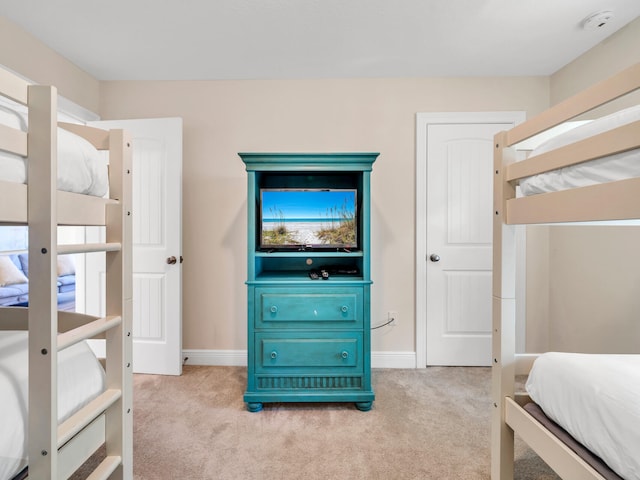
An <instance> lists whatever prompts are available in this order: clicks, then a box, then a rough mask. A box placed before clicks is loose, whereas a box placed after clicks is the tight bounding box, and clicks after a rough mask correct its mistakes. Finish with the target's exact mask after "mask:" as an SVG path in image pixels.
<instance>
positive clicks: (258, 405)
mask: <svg viewBox="0 0 640 480" xmlns="http://www.w3.org/2000/svg"><path fill="white" fill-rule="evenodd" d="M247 410H249V411H250V412H259V411H260V410H262V402H249V403H247Z"/></svg>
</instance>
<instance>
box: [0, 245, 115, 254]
mask: <svg viewBox="0 0 640 480" xmlns="http://www.w3.org/2000/svg"><path fill="white" fill-rule="evenodd" d="M119 250H122V244H121V243H119V242H111V243H70V244H67V245H58V246H57V252H58V255H68V254H71V253H93V252H117V251H119ZM22 253H29V250H28V249H26V248H23V249H19V250H2V251H0V255H20V254H22Z"/></svg>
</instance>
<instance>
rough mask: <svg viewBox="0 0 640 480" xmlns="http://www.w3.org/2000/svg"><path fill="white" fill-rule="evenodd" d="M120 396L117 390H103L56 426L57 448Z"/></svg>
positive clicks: (120, 392)
mask: <svg viewBox="0 0 640 480" xmlns="http://www.w3.org/2000/svg"><path fill="white" fill-rule="evenodd" d="M121 396H122V391H121V390H117V389H109V390H105V391H104V392H103V393H101V394H100V395H98V396H97V397H96V398H94V399H93V400H92V401H91V402H89V403H88V404H86V405H85V406H84V407H82V408H81V409H80V410H78V411H77V412H76V413H74V414H73V415H71V417H69V418H68V419H67V420H65V421H64V422H62V423H61V424H60V425H59V426H58V448H60V447H61V446H62V445H64V444H65V443H67V442H68V441H69V440H71V439H72V438H73V437H74V436H75V435H76V434H77V433H78V432H80V431H81V430H82V429H83V428H84V427H86V426H87V425H89V424H90V423H91V422H92V421H93V420H94V419H95V418H97V417H98V415H100V414H101V413H102V412H104V411H105V410H106V409H107V408H109V407H110V406H111V405H113V404H114V403H115V402H116V401H117V400H118V399H119V398H120V397H121Z"/></svg>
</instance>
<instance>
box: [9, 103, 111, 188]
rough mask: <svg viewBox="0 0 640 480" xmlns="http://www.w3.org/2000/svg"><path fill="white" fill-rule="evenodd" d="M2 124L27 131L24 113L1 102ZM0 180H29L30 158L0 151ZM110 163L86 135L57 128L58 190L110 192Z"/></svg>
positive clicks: (22, 181)
mask: <svg viewBox="0 0 640 480" xmlns="http://www.w3.org/2000/svg"><path fill="white" fill-rule="evenodd" d="M0 123H2V124H4V125H7V126H9V127H12V128H16V129H20V130H22V131H24V132H26V131H27V121H26V118H25V116H24V115H23V114H22V113H20V112H18V111H16V110H13V109H11V108H9V107H7V106H6V105H2V104H0ZM0 180H5V181H8V182H18V183H26V181H27V161H26V160H25V159H24V158H23V157H21V156H19V155H15V154H12V153H9V152H5V151H3V150H0ZM107 187H108V173H107V164H106V162H105V160H104V158H103V157H102V156H101V155H100V153H99V152H98V150H96V149H95V148H94V147H93V145H91V144H90V143H89V142H88V141H86V140H85V139H84V138H82V137H79V136H78V135H75V134H73V133H71V132H69V131H67V130H64V129H61V128H58V189H59V190H64V191H66V192H74V193H82V194H86V195H94V196H97V197H102V196H104V195H105V194H106V193H107Z"/></svg>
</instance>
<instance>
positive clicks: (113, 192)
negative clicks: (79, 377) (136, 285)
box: [27, 85, 133, 480]
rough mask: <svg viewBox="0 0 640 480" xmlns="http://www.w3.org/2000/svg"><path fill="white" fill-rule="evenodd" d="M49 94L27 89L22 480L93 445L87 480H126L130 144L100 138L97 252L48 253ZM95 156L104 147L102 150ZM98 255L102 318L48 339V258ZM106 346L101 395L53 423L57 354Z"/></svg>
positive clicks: (62, 471) (65, 465) (51, 287)
mask: <svg viewBox="0 0 640 480" xmlns="http://www.w3.org/2000/svg"><path fill="white" fill-rule="evenodd" d="M56 97H57V92H56V89H55V88H54V87H44V86H36V85H30V86H29V87H28V106H29V133H31V132H35V133H34V134H29V135H28V139H27V149H28V154H29V155H28V157H29V163H28V178H29V188H28V224H29V263H30V265H29V282H30V288H29V290H30V298H29V300H30V301H29V312H28V324H29V412H30V414H29V439H30V440H29V452H28V453H29V476H30V477H32V478H36V479H45V478H47V479H52V478H68V477H69V476H70V475H71V474H72V473H73V472H74V471H75V470H76V469H77V468H78V467H79V466H80V465H82V463H83V462H84V460H86V458H88V457H89V456H90V455H91V454H92V453H93V452H94V451H95V450H96V449H97V448H98V447H99V446H100V445H101V444H102V443H105V444H106V452H107V457H106V458H105V459H104V460H103V461H102V463H101V464H100V465H99V466H98V467H97V468H96V470H95V471H94V472H93V474H92V475H91V477H90V478H92V479H94V480H95V479H103V478H104V479H106V478H114V479H131V478H132V477H133V470H132V433H131V432H132V395H131V393H132V375H131V371H132V366H131V362H132V348H131V345H132V341H131V340H132V338H131V335H132V321H131V318H132V279H131V265H132V259H131V249H130V248H123V245H124V246H130V245H131V240H132V234H131V230H132V223H131V141H130V140H129V139H128V138H126V137H125V134H124V132H123V131H122V130H112V131H111V132H109V138H108V145H109V150H110V155H109V160H110V170H109V172H110V173H109V176H110V178H109V180H110V187H109V188H110V197H111V198H112V199H116V200H117V201H114V202H110V203H108V204H107V206H106V218H105V223H106V232H107V242H106V243H105V244H89V245H67V246H60V247H58V245H57V225H58V222H57V181H56V179H57V158H56V156H57V145H56V144H57V118H56V117H57V98H56ZM102 148H104V147H102ZM95 251H105V252H106V265H107V269H106V270H107V273H106V289H107V303H106V316H105V317H104V318H99V319H95V320H93V321H91V322H89V323H86V324H84V325H82V326H79V327H77V328H75V329H72V330H68V331H66V332H64V333H61V334H58V330H59V324H58V311H57V295H56V281H57V271H56V270H57V255H58V254H69V253H88V252H95ZM98 334H104V335H105V337H106V351H107V358H106V382H107V388H106V391H105V392H104V393H103V394H101V395H100V396H98V397H97V398H96V399H95V400H93V401H92V402H90V403H89V404H88V405H86V406H85V407H84V408H82V409H81V410H80V411H78V412H76V413H75V414H74V415H73V416H72V417H71V418H69V419H68V420H66V421H65V422H63V423H62V424H61V425H58V423H57V414H58V405H57V356H58V355H57V354H58V351H59V350H63V349H64V348H67V347H69V346H71V345H73V344H74V343H77V342H79V341H81V340H84V339H87V338H92V337H95V336H96V335H98Z"/></svg>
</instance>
